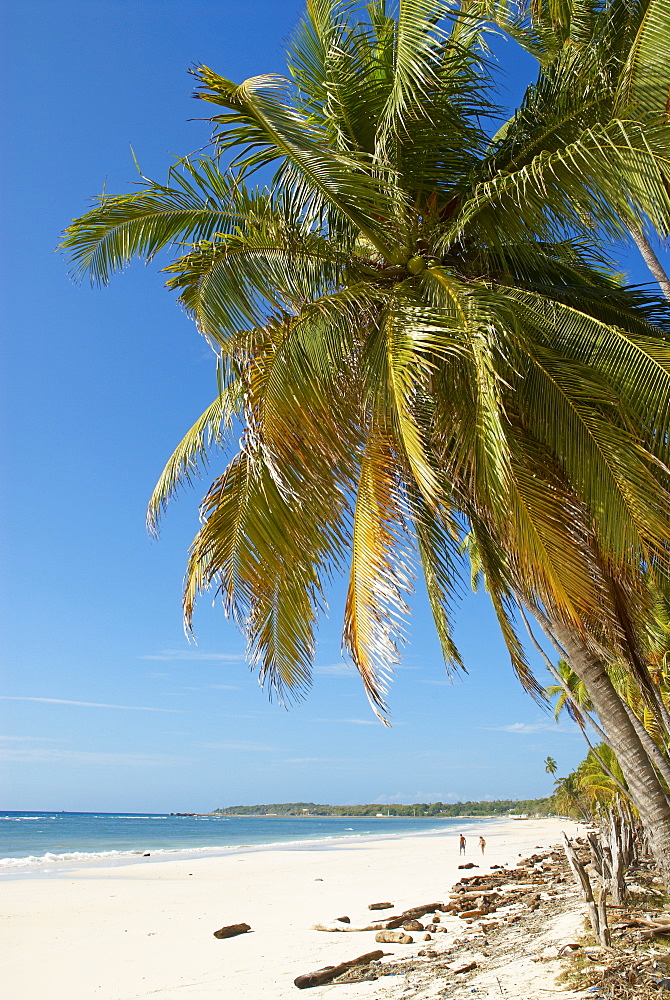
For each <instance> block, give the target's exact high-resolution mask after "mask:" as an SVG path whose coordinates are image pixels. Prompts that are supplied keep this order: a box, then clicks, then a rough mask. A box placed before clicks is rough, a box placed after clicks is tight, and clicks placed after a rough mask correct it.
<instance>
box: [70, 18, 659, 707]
mask: <svg viewBox="0 0 670 1000" xmlns="http://www.w3.org/2000/svg"><path fill="white" fill-rule="evenodd" d="M365 13H366V19H365V20H363V17H362V14H361V12H360V11H358V10H357V8H356V5H355V4H353V3H350V2H345V0H309V2H308V3H307V14H306V17H305V19H304V21H303V23H302V25H301V26H300V28H299V29H298V31H297V33H296V35H295V37H294V39H293V42H292V45H291V47H290V50H289V53H288V67H289V72H290V77H289V78H287V79H284V78H280V77H277V76H264V77H256V78H253V79H251V80H247V81H246V82H245V83H243V84H241V85H239V86H236V85H235V84H233V83H230V82H229V81H227V80H225V79H223V78H222V77H220V76H217V75H216V74H215V73H214V72H212V71H211V70H209V69H207V68H204V67H201V68H200V69H199V70H198V71H197V74H196V75H197V77H198V80H199V89H198V94H197V96H198V97H199V98H201V99H203V100H205V101H207V102H208V103H210V104H213V105H215V106H217V111H216V114H215V116H214V117H213V118H212V122H213V123H214V129H215V131H214V138H213V142H214V145H215V155H214V157H213V158H206V157H200V158H199V159H197V160H195V161H193V160H188V159H187V160H184V161H183V162H181V163H180V164H179V165H178V166H177V167H175V168H174V169H173V170H172V171H171V172H170V176H169V179H168V182H167V184H165V185H160V184H157V183H154V182H148V183H147V185H146V186H145V187H144V188H143V189H142V190H140V191H139V192H136V193H133V194H131V195H127V196H121V197H104V198H103V199H101V200H100V202H99V204H98V205H97V206H96V207H95V208H94V209H93V210H92V211H91V212H90V213H88V214H87V215H85V216H83V217H82V218H81V219H78V220H75V222H74V223H73V224H72V226H71V227H70V228H69V230H68V232H67V235H66V240H65V244H64V245H65V246H66V248H68V249H69V250H70V252H71V254H72V256H73V259H74V261H75V264H76V266H77V268H78V269H79V270H80V271H88V272H89V273H90V274H91V276H92V277H93V279H95V280H100V281H106V280H107V279H108V278H109V276H110V274H111V273H112V272H113V271H114V270H115V269H117V268H118V267H120V266H122V265H123V264H124V263H125V262H126V261H127V260H128V259H129V258H130V257H132V256H133V255H139V256H144V257H146V258H150V257H152V256H153V255H154V254H155V253H157V252H158V251H159V250H161V249H162V248H164V247H166V246H169V245H172V244H174V242H175V241H177V240H178V241H180V244H182V245H181V246H180V251H179V255H178V256H176V257H175V259H174V260H173V261H172V262H171V263H170V264H169V265H168V267H167V271H168V273H169V281H168V285H169V286H170V287H171V288H173V289H175V290H176V291H177V292H178V293H179V297H180V300H181V302H182V303H183V304H184V305H185V307H186V308H187V309H188V311H189V312H190V313H191V314H192V315H193V316H194V318H195V320H196V323H197V325H198V327H199V329H200V330H201V332H202V333H203V334H204V335H205V336H206V337H207V338H208V340H209V341H210V343H211V344H212V346H213V348H214V350H215V351H216V353H217V355H218V375H219V379H218V381H219V384H218V393H217V396H216V398H215V400H214V402H213V403H212V404H211V405H210V406H209V408H208V409H207V410H206V411H205V413H204V414H203V415H202V416H201V418H200V419H199V420H198V421H197V422H196V423H195V425H194V426H193V428H192V429H191V431H189V433H188V434H187V435H186V437H185V438H184V440H183V441H182V442H181V444H180V445H179V447H178V448H177V450H176V451H175V453H174V455H173V456H172V458H171V460H170V462H169V463H168V465H167V467H166V469H165V471H164V473H163V475H162V477H161V479H160V481H159V484H158V486H157V488H156V491H155V493H154V496H153V497H152V500H151V505H150V511H149V520H150V524H151V525H152V526H153V527H155V525H156V521H157V519H158V516H159V514H160V512H161V510H162V509H163V507H164V506H165V504H166V502H167V501H168V499H169V498H170V496H171V495H172V493H173V492H174V490H175V489H176V487H177V486H178V484H179V483H180V482H181V481H183V480H184V479H189V478H190V477H191V476H192V475H193V474H194V473H195V472H196V471H197V469H198V466H199V463H200V462H201V460H202V459H203V458H204V457H205V455H206V454H207V451H208V449H209V448H210V446H212V445H213V444H221V443H223V442H224V441H225V440H226V432H227V430H229V429H230V428H231V427H232V426H234V425H236V423H235V422H236V421H240V422H241V423H242V426H243V434H242V439H241V446H240V449H239V451H238V452H237V454H235V455H234V457H233V458H232V459H231V460H230V462H229V463H228V465H227V467H226V469H225V471H224V472H223V473H222V474H221V475H220V476H218V477H217V478H216V479H215V481H214V482H213V484H212V485H211V487H210V488H209V490H208V492H207V495H206V497H205V499H204V501H203V507H202V514H203V524H202V526H201V528H200V531H199V532H198V534H197V536H196V539H195V541H194V543H193V547H192V550H191V554H190V558H189V567H188V574H187V583H186V592H185V611H186V617H187V621H188V622H189V623H190V621H191V616H192V611H193V606H194V602H195V599H196V597H197V594H198V593H199V592H200V591H202V590H204V589H207V588H209V587H212V586H213V587H215V588H216V590H217V591H218V592H219V593H220V595H221V597H222V599H223V603H224V607H225V609H226V612H227V613H228V614H230V615H231V616H232V617H233V618H234V619H235V620H236V621H237V623H238V624H239V625H240V627H241V628H242V629H243V630H244V631H245V633H246V635H247V639H248V642H249V652H250V657H251V659H252V661H253V662H255V663H256V664H258V666H259V668H260V675H261V679H262V680H267V681H268V682H269V684H270V686H271V688H274V689H275V690H276V691H278V692H279V694H280V695H284V694H286V695H290V694H291V693H300V691H301V690H302V689H303V688H304V687H305V686H306V685H307V684H308V683H309V674H310V666H311V662H312V658H313V651H314V632H315V626H316V622H317V619H318V615H319V613H320V611H321V610H322V609H323V608H324V606H325V597H324V592H325V590H326V588H327V585H328V581H329V580H330V578H331V575H332V574H333V573H334V572H339V571H342V570H347V571H348V573H349V586H348V595H347V602H346V609H345V622H344V645H345V648H346V650H347V652H348V654H349V655H350V657H351V658H352V660H353V662H354V663H355V665H356V667H357V668H358V670H359V671H360V673H361V675H362V677H363V680H364V683H365V686H366V690H367V692H368V695H369V697H370V699H371V701H372V703H373V705H374V707H375V708H376V710H377V711H378V712H379V713H381V714H382V715H383V714H384V713H385V705H384V695H385V684H386V677H387V675H388V673H389V671H390V670H391V668H392V666H393V664H394V663H395V662H396V661H397V657H398V655H399V653H398V646H399V643H400V642H401V641H402V638H403V635H404V627H405V624H404V623H405V619H406V614H407V605H406V600H407V596H408V593H409V591H410V590H411V586H412V579H413V574H414V572H415V567H416V566H418V565H420V566H421V568H422V571H423V575H424V577H425V583H426V588H427V592H428V596H429V599H430V603H431V607H432V610H433V615H434V618H435V622H436V626H437V630H438V633H439V636H440V640H441V642H442V648H443V651H444V655H445V660H446V662H447V664H448V665H449V666H454V667H458V666H461V662H460V658H459V655H458V651H457V649H456V648H455V646H454V644H453V641H452V638H451V630H450V606H451V602H452V599H453V597H454V594H455V592H456V590H457V585H458V579H459V573H460V560H461V554H460V541H461V538H462V536H463V533H464V531H465V530H466V529H468V530H469V531H470V532H471V538H472V544H473V546H475V547H476V552H477V559H478V560H479V562H480V564H481V566H482V568H483V569H484V571H485V573H486V580H487V586H488V589H489V592H490V593H491V596H492V599H493V602H494V606H495V608H496V612H497V614H498V617H499V620H500V623H501V626H502V629H503V633H504V635H505V639H506V641H507V644H508V648H509V649H510V653H511V656H512V660H513V663H514V665H515V668H516V669H517V671H518V673H519V674H520V676H521V678H522V680H523V681H524V683H525V684H526V686H527V687H529V688H530V689H531V690H533V691H535V692H536V693H539V689H538V687H537V685H536V683H535V681H534V679H533V677H532V675H531V673H530V671H529V669H528V666H527V664H526V661H525V658H524V653H523V649H522V646H521V643H520V641H519V639H518V638H517V636H516V632H515V629H514V623H513V619H512V613H513V608H514V602H515V600H516V599H521V600H523V601H524V602H525V603H526V604H527V605H528V606H530V607H532V608H536V609H544V610H547V611H550V612H551V614H552V615H554V616H558V617H559V618H560V619H561V620H563V621H565V622H567V623H568V624H569V625H570V626H571V627H572V628H574V629H576V630H577V631H579V632H580V634H581V635H582V636H583V637H584V639H585V640H586V641H587V642H588V643H590V644H592V645H593V646H595V647H598V648H607V649H612V650H615V652H616V655H617V656H619V657H624V658H626V657H628V658H630V656H631V655H633V654H632V652H631V649H630V646H631V643H633V644H634V640H633V639H632V638H631V635H632V633H631V632H630V631H628V630H627V629H626V628H625V627H624V628H622V607H625V609H626V620H630V621H631V622H632V629H633V631H634V627H635V622H636V616H641V615H642V614H643V612H644V609H645V608H646V605H647V602H648V597H647V596H646V595H647V593H648V588H647V581H648V577H649V574H650V573H651V574H655V575H657V576H660V577H663V576H664V575H665V574H666V573H667V569H668V555H667V546H668V542H670V518H669V515H670V495H669V493H668V459H669V457H670V456H669V455H668V451H669V450H670V437H669V436H668V430H669V426H668V425H669V412H668V401H669V399H670V394H669V389H670V348H669V345H668V334H669V333H670V324H669V317H668V313H667V307H666V305H665V304H664V303H663V301H662V300H659V299H658V298H657V297H656V296H654V295H651V294H648V293H646V292H644V291H642V290H640V289H636V288H631V287H627V286H626V285H625V284H624V283H622V281H621V280H620V279H619V278H618V277H617V276H616V275H615V273H614V268H613V267H612V265H611V263H610V261H609V259H608V258H607V256H606V254H605V253H604V251H603V250H602V249H601V247H602V240H601V239H600V236H602V234H604V235H605V236H606V237H609V238H611V237H621V236H623V235H625V233H626V232H627V230H628V228H630V227H631V226H635V225H637V226H642V225H645V224H648V223H650V224H651V225H653V226H654V227H655V228H656V229H657V230H658V231H660V232H662V233H665V232H667V231H668V228H669V223H670V202H669V200H668V195H667V193H666V186H667V182H668V180H670V168H669V166H668V160H667V156H668V153H670V129H669V128H668V127H667V126H666V125H665V123H664V121H662V120H661V117H660V116H659V113H658V112H657V110H655V109H654V108H652V109H649V108H647V107H642V106H641V105H639V102H638V104H636V103H635V101H636V100H637V98H635V99H634V94H635V93H636V90H635V86H636V84H635V80H636V77H635V72H636V70H635V68H633V69H631V70H630V72H629V87H628V91H627V94H628V96H627V97H626V99H625V100H624V98H621V100H619V101H618V103H617V100H614V99H613V98H612V94H611V87H609V83H608V84H604V83H599V82H598V74H597V72H595V69H594V74H593V82H592V89H593V93H594V95H595V96H594V100H595V101H597V99H598V98H597V94H598V88H599V87H600V88H601V90H603V91H604V90H605V89H607V88H609V89H608V90H607V98H606V99H607V101H608V102H609V104H608V111H607V114H606V115H603V114H600V113H599V115H598V116H593V115H592V114H591V110H590V105H589V101H588V100H587V99H586V98H585V99H584V100H583V102H582V105H581V106H580V107H576V106H573V107H572V108H571V109H568V108H567V106H566V105H565V104H564V106H563V107H562V108H556V107H555V106H554V105H552V103H551V100H550V99H549V97H548V96H547V94H548V89H547V88H548V86H549V85H548V84H547V87H545V90H547V93H545V92H543V90H542V86H544V84H543V83H542V80H545V79H548V78H549V77H548V76H547V73H548V72H549V71H545V76H544V77H543V78H542V80H541V81H540V84H541V85H538V87H536V88H531V90H530V91H529V94H528V96H527V99H526V101H525V103H524V105H523V107H522V108H521V110H520V111H519V113H518V114H517V115H516V116H515V117H514V118H512V119H511V120H510V121H509V122H508V123H507V124H506V125H505V126H504V127H503V129H502V130H501V132H500V133H499V134H498V135H497V136H496V137H495V138H494V139H493V140H489V139H488V138H487V136H486V135H485V133H484V131H483V130H482V128H481V127H480V125H479V121H480V116H482V115H484V116H486V115H491V114H493V113H494V112H495V108H494V107H493V106H492V103H491V96H490V95H491V79H490V75H491V69H490V66H489V63H488V55H487V51H486V47H485V34H484V28H483V22H482V21H481V20H479V19H478V17H477V14H478V8H477V6H476V5H468V4H463V5H462V7H461V8H460V9H458V10H457V9H455V8H453V7H452V6H450V5H448V4H446V3H444V2H442V0H401V2H400V4H399V8H398V13H397V16H391V15H390V14H389V12H388V11H387V9H386V5H385V3H384V2H374V3H372V4H369V5H367V6H366V7H365ZM555 71H556V72H558V71H559V70H558V69H556V70H555ZM559 89H560V88H559ZM638 89H639V88H638ZM631 94H632V95H633V96H631ZM587 96H588V95H587ZM603 99H604V98H603ZM571 100H572V101H573V105H575V100H574V95H573V97H572V98H571ZM567 101H568V98H567V97H564V102H567ZM568 111H569V113H570V115H571V119H570V125H569V128H568V126H567V125H566V124H565V115H566V114H567V113H568ZM542 122H544V133H542V132H541V123H542ZM222 164H226V166H225V168H224V166H222ZM269 165H274V167H275V168H276V174H275V177H274V180H273V182H272V185H271V187H270V188H269V189H260V188H256V189H249V188H248V187H247V186H246V184H245V178H247V177H248V175H249V174H250V173H251V172H252V171H253V170H255V169H257V168H265V167H267V166H269ZM599 234H600V235H599ZM183 243H186V244H187V247H186V249H185V252H183V251H184V247H183Z"/></svg>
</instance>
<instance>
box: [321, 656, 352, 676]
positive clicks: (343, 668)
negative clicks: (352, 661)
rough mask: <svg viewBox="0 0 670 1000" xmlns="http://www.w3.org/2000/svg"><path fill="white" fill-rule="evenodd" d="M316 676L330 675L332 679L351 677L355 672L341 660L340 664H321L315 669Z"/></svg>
mask: <svg viewBox="0 0 670 1000" xmlns="http://www.w3.org/2000/svg"><path fill="white" fill-rule="evenodd" d="M314 673H315V674H328V675H329V676H331V677H351V676H352V675H353V674H354V673H355V671H354V668H353V667H351V666H349V664H348V663H345V662H344V661H343V660H341V661H340V662H339V663H319V664H317V666H315V667H314Z"/></svg>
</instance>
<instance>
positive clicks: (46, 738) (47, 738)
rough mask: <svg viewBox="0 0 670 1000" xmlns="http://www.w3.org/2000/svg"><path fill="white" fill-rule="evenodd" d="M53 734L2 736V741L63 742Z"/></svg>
mask: <svg viewBox="0 0 670 1000" xmlns="http://www.w3.org/2000/svg"><path fill="white" fill-rule="evenodd" d="M62 742H63V740H61V739H55V738H53V737H51V736H0V743H62Z"/></svg>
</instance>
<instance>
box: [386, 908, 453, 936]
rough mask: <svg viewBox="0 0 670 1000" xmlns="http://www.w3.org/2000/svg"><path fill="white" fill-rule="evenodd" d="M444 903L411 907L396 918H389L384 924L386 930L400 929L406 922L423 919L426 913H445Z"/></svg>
mask: <svg viewBox="0 0 670 1000" xmlns="http://www.w3.org/2000/svg"><path fill="white" fill-rule="evenodd" d="M446 909H447V908H446V907H445V905H444V903H426V904H425V905H424V906H413V907H412V908H411V909H409V910H405V911H404V912H403V913H401V914H400V915H399V916H397V917H391V918H390V919H389V920H386V921H385V922H384V926H385V928H386V930H388V931H392V930H395V928H396V927H402V925H403V924H404V923H405V922H406V921H407V920H418V919H419V918H420V917H424V916H425V915H426V913H435V911H436V910H440V911H442V912H445V911H446Z"/></svg>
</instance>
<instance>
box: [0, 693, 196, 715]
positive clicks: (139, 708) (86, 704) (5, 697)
mask: <svg viewBox="0 0 670 1000" xmlns="http://www.w3.org/2000/svg"><path fill="white" fill-rule="evenodd" d="M0 699H1V700H2V701H38V702H42V703H44V704H46V705H77V706H78V707H79V708H118V709H122V710H123V711H125V712H170V713H172V714H174V713H180V714H181V709H178V708H148V707H147V706H146V705H107V704H106V703H104V702H99V701H71V700H70V699H69V698H28V697H25V696H23V695H18V694H0Z"/></svg>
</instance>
